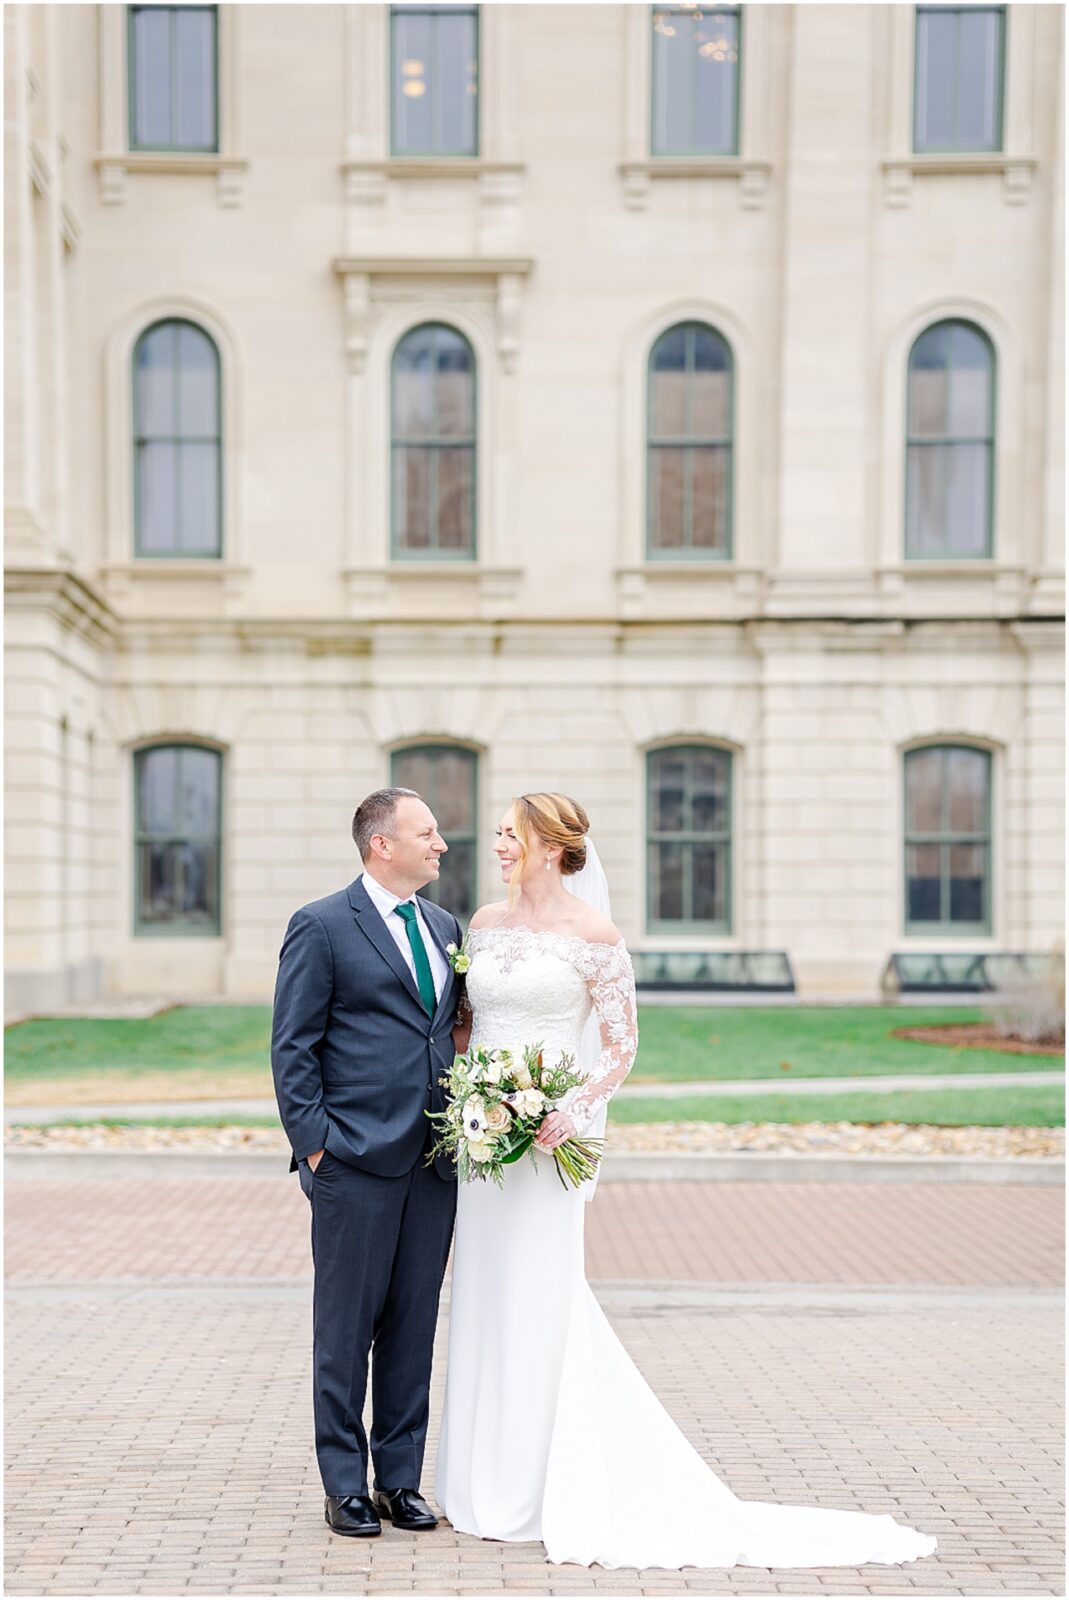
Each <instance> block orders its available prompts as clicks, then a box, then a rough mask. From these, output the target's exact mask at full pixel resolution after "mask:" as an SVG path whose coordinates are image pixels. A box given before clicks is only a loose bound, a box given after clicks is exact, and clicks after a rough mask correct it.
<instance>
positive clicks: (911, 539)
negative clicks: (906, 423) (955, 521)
mask: <svg viewBox="0 0 1069 1600" xmlns="http://www.w3.org/2000/svg"><path fill="white" fill-rule="evenodd" d="M955 448H956V446H954V445H944V444H926V445H922V444H914V445H910V447H909V454H908V459H907V463H906V554H907V555H909V556H931V555H941V554H943V553H944V551H945V550H946V548H947V528H946V521H947V513H946V508H947V495H948V493H949V474H950V453H951V451H953V450H954V449H955Z"/></svg>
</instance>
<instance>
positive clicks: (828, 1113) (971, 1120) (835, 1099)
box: [609, 1084, 1065, 1128]
mask: <svg viewBox="0 0 1069 1600" xmlns="http://www.w3.org/2000/svg"><path fill="white" fill-rule="evenodd" d="M609 1116H610V1118H611V1119H612V1121H614V1122H927V1123H932V1124H934V1125H935V1126H937V1127H961V1126H963V1125H970V1124H971V1125H973V1126H976V1127H983V1128H987V1127H1007V1128H1009V1127H1013V1128H1060V1127H1061V1126H1062V1124H1063V1123H1064V1122H1065V1095H1064V1093H1063V1091H1062V1090H1061V1089H1060V1088H1058V1087H1057V1085H1055V1084H1051V1085H1049V1086H1047V1085H1046V1084H1043V1085H1040V1086H1038V1087H1036V1088H1034V1089H1033V1088H1029V1087H1028V1086H1027V1085H1025V1086H1024V1087H1022V1088H1011V1089H958V1090H954V1089H913V1090H910V1089H903V1090H901V1091H895V1092H891V1093H889V1094H864V1093H861V1092H860V1091H859V1092H847V1093H845V1094H819V1095H818V1094H806V1095H801V1094H794V1095H792V1094H762V1095H693V1096H680V1097H679V1098H678V1099H672V1100H652V1099H651V1100H641V1099H635V1100H619V1099H617V1100H613V1101H612V1102H611V1104H610V1108H609Z"/></svg>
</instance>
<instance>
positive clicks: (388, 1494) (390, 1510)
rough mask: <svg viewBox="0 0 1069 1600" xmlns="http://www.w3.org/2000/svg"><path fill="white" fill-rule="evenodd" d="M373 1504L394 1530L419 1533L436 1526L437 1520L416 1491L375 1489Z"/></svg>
mask: <svg viewBox="0 0 1069 1600" xmlns="http://www.w3.org/2000/svg"><path fill="white" fill-rule="evenodd" d="M375 1504H376V1506H377V1507H378V1509H379V1510H380V1511H381V1512H382V1515H383V1516H384V1517H389V1519H390V1521H391V1522H392V1523H393V1525H394V1527H395V1528H408V1529H409V1530H410V1531H411V1532H412V1533H420V1532H422V1531H423V1530H424V1529H426V1528H436V1527H437V1526H438V1518H437V1517H436V1516H435V1514H434V1512H433V1511H432V1510H431V1508H430V1506H429V1505H428V1504H427V1502H426V1500H424V1498H423V1496H422V1495H421V1494H420V1492H419V1490H418V1489H376V1490H375Z"/></svg>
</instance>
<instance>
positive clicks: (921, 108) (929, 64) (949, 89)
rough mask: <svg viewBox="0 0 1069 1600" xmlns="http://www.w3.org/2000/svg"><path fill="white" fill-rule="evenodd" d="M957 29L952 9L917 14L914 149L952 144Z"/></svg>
mask: <svg viewBox="0 0 1069 1600" xmlns="http://www.w3.org/2000/svg"><path fill="white" fill-rule="evenodd" d="M957 29H958V18H957V14H956V13H955V12H953V11H918V13H917V107H916V113H915V138H914V143H915V145H916V148H917V149H918V150H949V149H953V148H954V145H955V137H954V103H955V99H956V93H957V90H956V83H955V79H956V77H957Z"/></svg>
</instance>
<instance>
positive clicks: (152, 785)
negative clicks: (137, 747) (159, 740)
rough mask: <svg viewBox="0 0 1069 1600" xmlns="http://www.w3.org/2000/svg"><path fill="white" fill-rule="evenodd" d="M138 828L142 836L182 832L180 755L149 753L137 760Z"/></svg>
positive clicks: (173, 751) (156, 751)
mask: <svg viewBox="0 0 1069 1600" xmlns="http://www.w3.org/2000/svg"><path fill="white" fill-rule="evenodd" d="M135 771H136V774H137V827H138V831H139V832H140V833H163V834H173V833H175V832H176V831H177V829H178V811H177V796H178V751H177V750H175V749H173V748H172V749H167V750H146V751H144V752H143V753H142V754H140V755H138V756H137V757H136V760H135Z"/></svg>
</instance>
